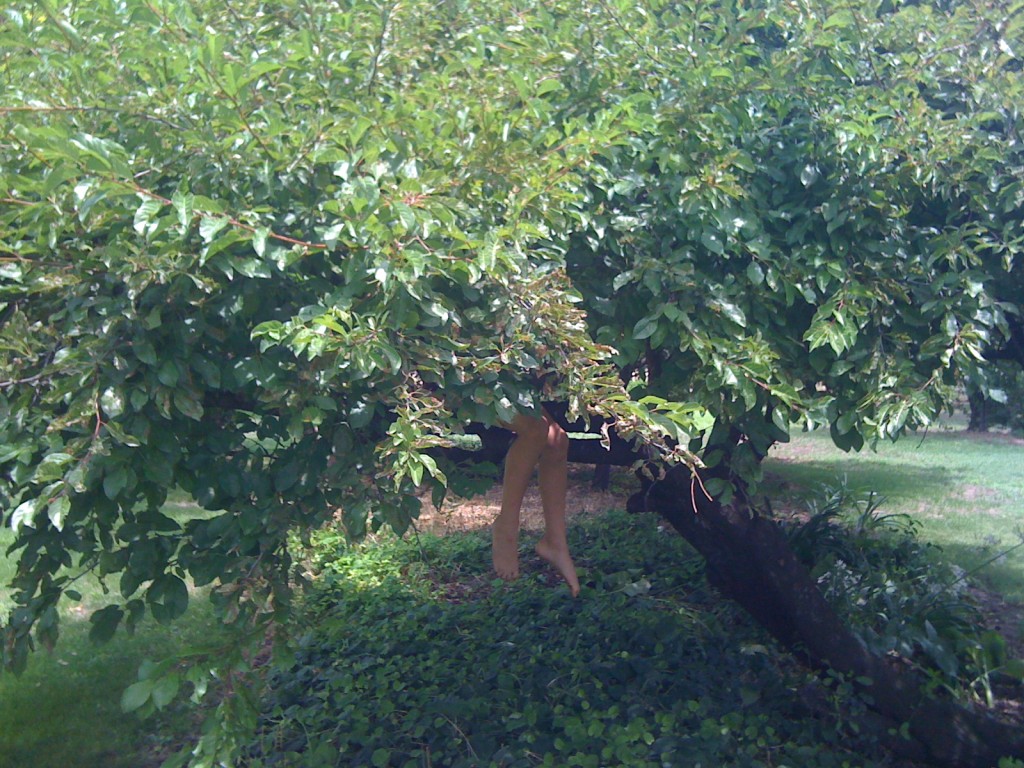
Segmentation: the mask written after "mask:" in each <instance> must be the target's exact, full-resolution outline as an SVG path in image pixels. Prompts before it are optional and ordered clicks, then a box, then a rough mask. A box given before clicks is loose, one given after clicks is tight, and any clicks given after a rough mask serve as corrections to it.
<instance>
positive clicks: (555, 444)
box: [544, 421, 569, 459]
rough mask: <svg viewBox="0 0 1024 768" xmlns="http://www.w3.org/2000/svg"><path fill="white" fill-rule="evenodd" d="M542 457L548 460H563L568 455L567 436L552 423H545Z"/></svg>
mask: <svg viewBox="0 0 1024 768" xmlns="http://www.w3.org/2000/svg"><path fill="white" fill-rule="evenodd" d="M546 426H547V436H546V441H545V445H544V455H545V457H547V458H549V459H565V458H566V457H567V456H568V455H569V435H567V434H566V433H565V430H564V429H562V428H561V427H560V426H559V425H558V424H556V423H555V422H554V421H547V424H546Z"/></svg>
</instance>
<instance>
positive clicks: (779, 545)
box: [458, 430, 1024, 768]
mask: <svg viewBox="0 0 1024 768" xmlns="http://www.w3.org/2000/svg"><path fill="white" fill-rule="evenodd" d="M481 439H482V442H483V447H482V451H481V452H480V453H479V454H478V455H479V456H486V457H487V460H491V461H493V460H494V459H495V457H496V456H498V455H499V454H501V453H502V452H503V450H504V449H505V448H507V446H508V433H507V432H504V431H503V430H484V431H482V432H481ZM458 457H459V458H470V457H471V456H470V455H469V454H466V453H465V452H462V453H461V454H458ZM644 459H645V457H643V456H642V455H640V454H638V453H637V452H636V451H634V450H632V448H631V447H630V445H629V444H628V443H626V442H625V441H623V440H621V439H618V438H616V437H615V436H614V434H613V435H612V441H611V446H610V449H609V450H606V449H605V448H603V447H602V446H601V445H600V442H599V441H597V440H574V441H572V442H571V443H570V448H569V460H570V461H572V462H578V463H585V464H612V465H620V466H621V465H629V464H631V463H633V462H634V461H637V460H644ZM694 502H696V505H697V509H694ZM629 507H630V509H631V511H641V510H651V511H657V512H659V513H660V514H661V515H662V516H663V517H664V518H665V519H666V520H668V522H669V523H670V524H671V525H672V526H673V527H675V528H676V530H678V531H679V532H680V533H681V534H682V535H683V536H684V537H685V538H686V540H687V541H689V542H690V544H692V545H693V546H694V547H695V548H696V549H697V551H698V552H700V553H701V555H703V557H704V559H705V562H706V565H707V572H708V578H709V580H710V582H711V583H712V584H713V585H714V586H715V587H716V588H718V589H719V590H720V591H721V592H722V593H723V594H724V595H725V596H727V597H729V598H731V599H733V600H735V601H736V602H737V603H739V604H740V605H741V606H742V607H743V608H744V609H745V610H746V611H747V612H748V613H750V615H751V616H753V617H754V619H755V620H757V621H758V622H759V623H760V624H761V625H763V626H764V628H765V629H766V630H767V631H768V632H769V633H771V635H772V636H773V637H774V638H776V639H777V640H778V641H779V643H781V644H782V645H783V646H784V647H786V648H787V649H789V650H790V651H791V652H793V653H794V654H795V655H797V656H798V657H800V658H802V659H803V660H804V661H805V662H807V663H809V664H811V665H814V666H827V667H830V668H832V669H835V670H836V671H839V672H842V673H843V674H846V675H848V676H849V678H850V679H851V680H861V681H863V680H869V681H870V682H869V683H867V684H865V685H864V690H865V692H866V693H867V694H868V701H869V702H870V703H869V707H870V708H871V710H872V712H873V713H874V716H875V717H874V726H875V728H876V733H877V734H878V736H879V738H880V739H881V740H882V742H883V743H885V744H886V745H887V746H888V748H889V749H891V750H892V751H893V752H895V753H896V754H898V755H900V756H901V757H905V758H909V759H913V760H917V761H927V762H928V763H929V764H931V765H935V766H949V768H994V766H996V765H997V764H998V762H999V759H1000V758H1003V757H1008V756H1012V757H1017V758H1024V729H1021V728H1019V727H1013V726H1011V725H1008V724H1006V723H1003V722H1001V721H998V720H996V719H994V718H992V717H991V716H989V715H988V714H986V713H985V712H983V711H975V710H972V709H969V708H966V707H964V706H961V705H960V704H958V703H957V702H954V701H951V700H949V699H945V698H941V697H938V696H935V695H930V694H928V693H926V692H925V691H926V688H925V682H926V681H925V680H924V679H923V677H922V676H921V675H920V674H918V673H917V672H915V671H914V670H913V669H911V668H910V667H908V666H906V665H904V664H903V663H901V662H900V661H899V659H895V658H887V657H885V658H883V657H877V656H874V655H873V654H871V653H870V652H869V651H868V650H867V648H866V647H865V646H864V645H863V644H862V643H861V642H860V641H859V640H858V639H857V637H856V636H855V635H853V633H852V632H850V631H849V629H848V628H847V627H846V626H845V625H844V624H843V623H842V621H840V619H839V617H838V616H837V615H836V613H835V612H834V611H833V610H832V608H831V606H830V605H829V604H828V602H827V601H826V600H825V597H824V596H823V595H822V593H821V591H820V590H819V589H818V586H817V584H816V583H815V581H814V580H813V579H812V578H811V576H810V574H809V573H808V572H807V570H806V568H804V566H803V564H802V563H800V561H799V560H798V559H797V557H796V555H795V554H794V553H793V551H792V549H791V548H790V546H789V542H788V540H787V539H786V536H785V534H784V533H783V532H782V530H781V529H780V528H779V527H778V526H777V525H776V524H775V523H773V522H772V521H771V520H768V519H766V518H764V517H762V516H760V515H758V514H757V513H756V512H754V511H752V510H750V509H745V508H740V507H734V506H723V505H720V504H718V503H716V502H714V501H708V500H707V499H706V497H704V496H703V494H702V493H701V491H700V489H699V486H696V487H695V486H694V485H693V481H692V478H691V475H690V473H689V471H688V470H686V469H685V468H676V469H674V470H672V471H670V472H669V473H668V475H667V476H666V478H665V479H664V480H662V481H660V482H657V483H654V484H652V485H650V486H649V487H647V488H646V489H645V491H644V493H642V494H637V495H636V496H634V497H633V498H632V499H630V504H629ZM904 723H907V724H908V729H909V730H908V733H909V738H906V739H905V738H899V737H891V736H889V734H891V733H898V732H899V730H900V728H901V726H902V725H903V724H904Z"/></svg>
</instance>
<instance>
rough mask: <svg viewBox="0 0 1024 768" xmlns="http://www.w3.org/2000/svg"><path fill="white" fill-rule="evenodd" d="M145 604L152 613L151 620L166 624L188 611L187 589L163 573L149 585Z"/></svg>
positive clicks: (170, 574)
mask: <svg viewBox="0 0 1024 768" xmlns="http://www.w3.org/2000/svg"><path fill="white" fill-rule="evenodd" d="M146 602H147V603H148V604H149V608H150V610H151V611H152V612H153V618H155V619H156V620H157V621H158V622H159V623H161V624H167V623H168V622H171V621H173V620H174V619H176V618H178V617H179V616H181V615H182V614H183V613H184V612H185V611H186V610H187V609H188V587H187V586H186V585H185V582H184V581H182V580H181V579H180V578H178V577H177V576H175V575H174V574H172V573H165V574H163V575H162V576H159V577H157V578H156V579H154V580H153V583H152V584H150V585H149V589H148V590H146Z"/></svg>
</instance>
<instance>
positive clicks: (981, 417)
mask: <svg viewBox="0 0 1024 768" xmlns="http://www.w3.org/2000/svg"><path fill="white" fill-rule="evenodd" d="M967 404H968V406H969V407H970V420H969V421H968V422H967V430H968V431H969V432H988V426H989V424H988V399H987V398H986V397H985V395H983V394H982V393H981V392H969V393H968V394H967Z"/></svg>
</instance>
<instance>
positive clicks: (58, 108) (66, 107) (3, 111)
mask: <svg viewBox="0 0 1024 768" xmlns="http://www.w3.org/2000/svg"><path fill="white" fill-rule="evenodd" d="M16 112H32V113H35V112H39V113H47V112H106V113H108V114H112V115H119V116H120V115H127V116H129V117H137V118H139V119H141V120H149V121H150V122H154V123H160V124H161V125H166V126H167V127H168V128H174V129H175V130H176V131H180V130H182V126H180V125H178V124H177V123H172V122H171V121H170V120H167V119H165V118H162V117H157V116H156V115H149V114H146V113H145V112H130V111H127V110H123V109H117V108H115V107H95V106H80V107H74V106H71V105H70V104H49V105H46V106H35V107H29V106H22V107H0V115H8V114H12V113H16Z"/></svg>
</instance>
